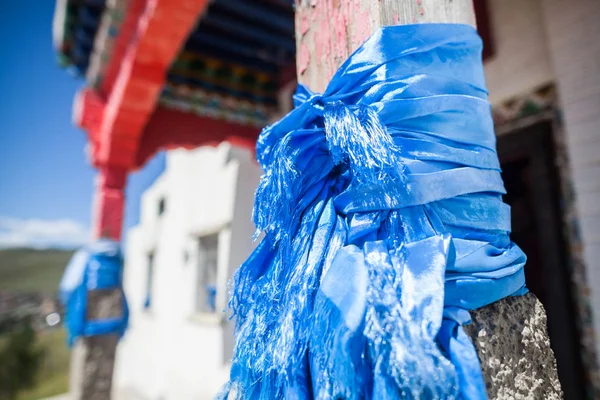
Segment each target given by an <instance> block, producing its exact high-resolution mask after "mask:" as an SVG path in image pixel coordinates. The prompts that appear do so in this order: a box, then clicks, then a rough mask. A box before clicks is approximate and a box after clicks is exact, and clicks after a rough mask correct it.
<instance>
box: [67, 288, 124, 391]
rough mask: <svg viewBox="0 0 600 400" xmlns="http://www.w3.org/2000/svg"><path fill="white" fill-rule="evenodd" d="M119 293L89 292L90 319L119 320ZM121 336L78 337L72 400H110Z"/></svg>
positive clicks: (73, 367) (71, 374) (87, 316)
mask: <svg viewBox="0 0 600 400" xmlns="http://www.w3.org/2000/svg"><path fill="white" fill-rule="evenodd" d="M122 301H123V299H122V296H121V291H120V290H97V291H90V292H88V307H87V312H86V318H87V319H88V320H95V319H108V318H115V317H120V316H121V313H122V310H123V305H122ZM118 341H119V335H118V334H109V335H98V336H90V337H79V338H78V339H77V340H76V342H75V344H74V346H73V350H72V354H71V367H70V369H71V371H70V382H69V386H70V400H109V399H110V398H111V391H112V375H113V369H114V361H115V353H116V350H117V342H118Z"/></svg>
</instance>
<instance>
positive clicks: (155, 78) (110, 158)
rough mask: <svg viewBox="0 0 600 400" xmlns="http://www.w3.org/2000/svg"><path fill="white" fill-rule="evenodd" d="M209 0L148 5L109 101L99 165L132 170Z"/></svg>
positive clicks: (161, 0) (152, 1)
mask: <svg viewBox="0 0 600 400" xmlns="http://www.w3.org/2000/svg"><path fill="white" fill-rule="evenodd" d="M208 3H209V0H147V2H146V6H145V8H144V11H143V12H142V13H141V15H140V17H139V20H138V23H137V29H136V32H135V35H134V37H133V38H132V41H131V42H130V43H129V46H128V48H127V50H126V52H125V55H124V57H123V59H122V60H121V65H120V68H119V71H118V73H117V75H116V78H115V81H114V85H113V86H112V89H111V92H110V95H109V96H108V98H107V101H106V107H105V110H104V116H103V119H102V124H101V126H100V128H99V132H98V135H99V146H100V148H99V149H98V153H97V160H96V162H97V163H98V164H100V165H109V164H110V165H118V166H121V167H130V166H132V165H133V164H134V160H135V156H136V154H137V147H138V144H139V141H140V138H141V134H142V132H143V129H144V127H145V125H146V123H147V122H148V120H149V118H150V116H151V114H152V111H153V110H154V107H155V106H156V102H157V100H158V97H159V95H160V92H161V89H162V86H163V84H164V81H165V78H166V73H167V70H168V68H169V67H170V65H171V63H172V62H173V60H174V59H175V56H176V55H177V53H178V51H179V49H180V48H181V46H182V45H183V43H184V42H185V40H186V38H187V37H188V36H189V34H190V32H191V31H192V29H193V28H194V27H195V25H196V22H197V21H198V19H199V17H200V16H201V14H202V13H203V12H204V10H205V9H206V7H207V6H208Z"/></svg>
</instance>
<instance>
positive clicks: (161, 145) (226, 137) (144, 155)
mask: <svg viewBox="0 0 600 400" xmlns="http://www.w3.org/2000/svg"><path fill="white" fill-rule="evenodd" d="M259 133H260V129H259V128H256V127H251V126H246V125H240V124H237V123H234V122H228V121H224V120H217V119H214V118H209V117H200V116H197V115H194V114H192V113H188V112H183V111H179V110H175V109H170V108H165V107H161V106H159V107H157V108H156V110H155V111H154V113H153V114H152V116H151V117H150V120H149V121H148V125H147V126H146V128H145V130H144V135H143V136H142V138H141V141H140V145H139V148H138V151H137V154H136V157H135V163H134V168H141V167H142V166H143V165H144V164H145V163H146V161H147V160H148V159H149V158H150V157H152V156H153V155H154V154H155V153H156V152H157V151H159V150H163V149H172V148H178V147H183V148H187V149H193V148H196V147H199V146H205V145H218V144H219V143H221V142H224V141H228V142H230V143H232V144H234V145H238V146H242V147H246V148H250V149H254V148H255V146H256V138H257V137H258V134H259Z"/></svg>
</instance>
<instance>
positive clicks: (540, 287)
mask: <svg viewBox="0 0 600 400" xmlns="http://www.w3.org/2000/svg"><path fill="white" fill-rule="evenodd" d="M498 156H499V157H500V163H501V165H502V170H503V173H502V176H503V179H504V185H505V187H506V191H507V194H506V196H505V197H504V201H505V202H506V203H508V204H510V206H511V208H512V234H511V238H512V240H513V241H514V242H515V243H517V244H518V245H519V246H520V247H521V248H522V249H523V251H524V252H525V253H526V254H527V264H526V265H525V276H526V279H527V286H528V287H529V290H531V291H532V292H533V293H534V294H535V295H536V296H537V297H538V299H540V301H541V302H542V304H543V305H544V307H545V309H546V313H547V316H548V333H549V335H550V340H551V345H552V349H553V350H554V354H555V356H556V361H557V365H558V374H559V378H560V381H561V385H562V388H563V391H564V396H565V399H568V400H570V399H573V400H576V399H582V398H584V388H585V386H584V384H585V383H584V380H583V373H582V372H583V367H582V362H581V353H580V346H579V336H578V335H577V327H576V323H575V308H574V305H573V297H572V293H571V290H572V287H571V283H570V282H571V281H570V277H569V272H568V267H567V262H568V259H567V252H566V249H567V248H566V245H565V239H564V237H563V232H562V228H561V227H562V216H561V210H560V191H559V178H558V171H557V168H556V166H555V164H554V159H555V158H554V144H553V140H552V125H551V123H550V122H543V123H538V124H535V125H532V126H530V127H527V128H524V129H521V130H518V131H515V132H513V133H509V134H507V135H503V136H501V137H499V138H498Z"/></svg>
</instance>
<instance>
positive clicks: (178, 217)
mask: <svg viewBox="0 0 600 400" xmlns="http://www.w3.org/2000/svg"><path fill="white" fill-rule="evenodd" d="M259 176H260V168H259V167H258V165H257V164H256V163H255V162H254V161H253V160H252V154H250V152H248V151H246V150H241V149H236V148H231V146H229V145H228V144H223V145H221V146H219V147H217V148H211V147H206V148H200V149H196V150H192V151H187V150H174V151H171V152H169V153H168V154H167V166H166V169H165V172H164V173H163V174H162V175H161V176H160V177H159V178H158V179H157V180H156V182H155V183H154V184H153V185H152V186H151V187H150V188H149V189H148V190H147V191H146V192H145V193H144V194H143V196H142V204H141V218H140V223H139V225H138V226H136V227H135V228H133V229H131V230H130V231H129V233H128V235H127V240H126V250H125V276H124V285H125V291H126V294H127V297H128V301H129V305H130V312H131V314H130V328H129V330H128V331H127V333H126V335H125V336H124V338H123V340H122V341H121V343H120V345H119V348H118V351H117V361H116V367H115V368H116V369H115V377H114V387H115V391H116V392H117V393H119V394H120V397H122V398H126V399H136V398H139V399H145V400H159V399H161V400H187V399H209V398H212V397H213V396H214V395H215V394H216V392H217V391H218V389H219V388H220V387H221V385H222V384H223V383H224V382H225V381H226V379H227V376H228V365H227V363H228V360H229V359H230V357H231V349H232V345H233V340H232V336H231V335H232V334H231V328H230V326H228V324H229V323H225V322H224V321H223V320H222V319H221V318H218V317H215V316H214V315H198V314H195V299H196V298H195V296H196V283H197V274H198V268H197V264H196V261H197V257H198V238H199V237H200V236H203V235H206V234H211V233H214V232H217V231H221V234H220V237H219V241H220V243H219V261H218V262H219V273H218V280H219V282H218V287H219V288H221V289H222V290H220V291H218V292H217V310H222V309H224V308H225V304H226V296H227V293H226V291H225V288H226V281H227V280H228V278H229V277H230V276H231V273H232V271H233V269H235V268H237V267H238V266H239V264H240V263H241V262H242V261H243V260H244V259H245V258H246V257H247V256H248V255H249V254H250V252H251V251H252V249H253V247H254V243H253V242H252V241H251V236H252V233H253V231H254V226H253V224H252V222H251V220H250V217H251V207H252V203H253V198H254V191H255V188H256V186H257V184H258V180H259ZM161 197H164V198H165V199H166V211H165V213H164V214H163V215H162V216H160V217H159V216H158V213H157V211H158V202H159V199H160V198H161ZM151 251H153V252H154V254H155V256H154V257H155V260H154V284H153V293H152V303H151V306H150V308H149V309H147V310H145V309H144V307H143V305H144V300H145V294H146V279H147V263H148V262H147V256H148V253H149V252H151ZM186 253H187V254H188V261H187V262H186V261H185V254H186Z"/></svg>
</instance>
